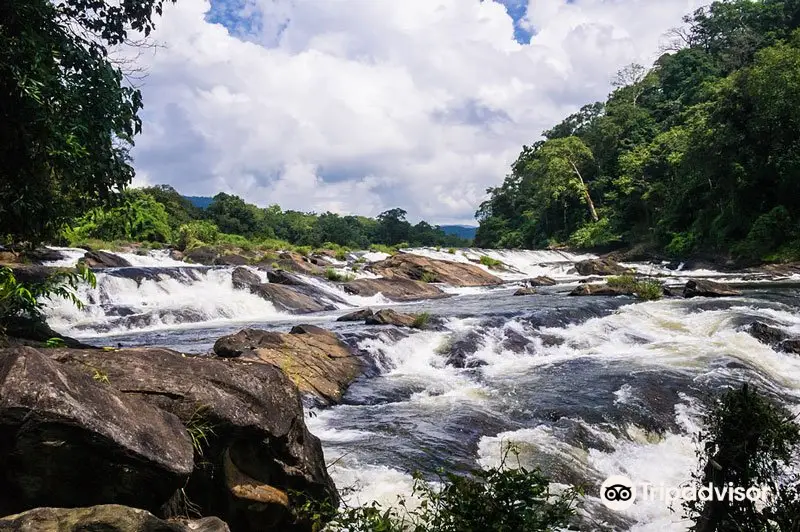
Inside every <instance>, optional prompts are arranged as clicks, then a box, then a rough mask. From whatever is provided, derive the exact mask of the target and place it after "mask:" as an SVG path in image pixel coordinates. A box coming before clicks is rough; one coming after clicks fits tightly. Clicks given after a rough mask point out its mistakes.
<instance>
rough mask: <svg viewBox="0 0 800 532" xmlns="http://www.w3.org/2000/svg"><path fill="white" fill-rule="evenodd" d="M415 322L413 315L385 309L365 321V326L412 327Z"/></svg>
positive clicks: (415, 318) (415, 317)
mask: <svg viewBox="0 0 800 532" xmlns="http://www.w3.org/2000/svg"><path fill="white" fill-rule="evenodd" d="M416 320H417V316H415V315H414V314H406V313H403V312H397V311H395V310H392V309H389V308H385V309H382V310H379V311H378V312H376V313H375V314H373V315H372V316H368V317H367V319H366V324H367V325H395V326H397V327H413V326H414V325H415V322H416Z"/></svg>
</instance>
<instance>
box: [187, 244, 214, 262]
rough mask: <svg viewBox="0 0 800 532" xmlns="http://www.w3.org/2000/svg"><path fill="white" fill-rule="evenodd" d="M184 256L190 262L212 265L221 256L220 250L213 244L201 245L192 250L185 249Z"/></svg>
mask: <svg viewBox="0 0 800 532" xmlns="http://www.w3.org/2000/svg"><path fill="white" fill-rule="evenodd" d="M184 256H185V258H186V259H188V260H189V262H194V263H196V264H203V265H205V266H212V265H213V264H214V261H215V260H216V259H217V257H219V251H217V250H216V249H214V248H212V247H211V246H200V247H197V248H194V249H192V250H190V251H185V252H184Z"/></svg>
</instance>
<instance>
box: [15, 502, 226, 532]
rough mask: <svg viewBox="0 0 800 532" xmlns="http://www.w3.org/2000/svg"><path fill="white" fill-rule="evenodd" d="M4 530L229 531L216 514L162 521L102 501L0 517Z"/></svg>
mask: <svg viewBox="0 0 800 532" xmlns="http://www.w3.org/2000/svg"><path fill="white" fill-rule="evenodd" d="M0 530H2V531H4V532H6V531H7V532H230V529H229V528H228V525H226V524H225V522H224V521H221V520H220V519H218V518H216V517H205V518H203V519H194V520H188V521H164V520H162V519H158V518H157V517H156V516H154V515H153V514H151V513H150V512H147V511H145V510H139V509H136V508H130V507H128V506H120V505H117V504H104V505H100V506H91V507H88V508H36V509H34V510H28V511H27V512H24V513H21V514H17V515H10V516H8V517H3V518H1V519H0Z"/></svg>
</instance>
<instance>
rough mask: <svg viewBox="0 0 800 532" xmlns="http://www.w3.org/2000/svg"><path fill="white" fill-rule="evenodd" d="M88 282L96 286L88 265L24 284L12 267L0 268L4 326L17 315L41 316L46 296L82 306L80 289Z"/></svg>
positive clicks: (0, 310)
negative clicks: (15, 274)
mask: <svg viewBox="0 0 800 532" xmlns="http://www.w3.org/2000/svg"><path fill="white" fill-rule="evenodd" d="M83 282H86V283H89V285H90V286H91V287H92V288H94V287H95V286H96V283H97V281H96V279H95V276H94V274H93V273H92V272H91V270H89V269H88V268H85V267H79V268H77V269H76V270H74V271H71V270H70V271H59V272H56V273H53V274H52V275H50V276H49V277H48V278H47V279H45V280H44V281H42V282H37V283H30V284H27V285H26V284H23V283H21V282H20V281H18V280H17V278H16V277H15V276H14V272H13V271H11V269H10V268H6V267H0V327H1V326H3V325H4V324H7V323H9V322H10V321H12V320H14V319H16V318H30V319H37V320H38V319H41V316H42V308H43V306H44V304H45V300H46V299H52V298H54V297H58V298H63V299H67V300H69V301H71V302H72V303H73V304H74V305H75V306H76V307H78V308H79V309H82V308H83V302H82V301H81V300H80V299H79V298H78V296H77V294H76V290H77V289H78V287H79V286H80V284H81V283H83Z"/></svg>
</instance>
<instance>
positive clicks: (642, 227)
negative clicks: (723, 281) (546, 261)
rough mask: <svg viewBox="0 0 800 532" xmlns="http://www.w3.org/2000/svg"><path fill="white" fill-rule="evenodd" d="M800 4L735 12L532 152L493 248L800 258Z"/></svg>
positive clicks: (701, 20)
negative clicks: (634, 249)
mask: <svg viewBox="0 0 800 532" xmlns="http://www.w3.org/2000/svg"><path fill="white" fill-rule="evenodd" d="M798 26H800V3H798V2H796V1H794V0H760V1H751V0H724V1H718V2H714V3H712V4H711V5H710V6H707V7H704V8H701V9H698V10H697V11H695V12H694V13H692V14H690V15H688V16H686V17H685V19H684V25H683V26H682V27H680V28H676V29H674V30H672V31H671V32H670V33H669V34H668V35H667V37H666V38H665V42H664V48H665V49H664V52H665V53H664V54H663V55H662V56H661V57H660V58H659V59H658V60H657V61H656V62H655V64H654V65H653V66H652V67H650V68H645V67H643V66H641V65H635V64H634V65H630V66H628V67H626V68H624V69H623V70H622V71H620V72H619V73H618V74H617V76H616V78H615V79H614V83H613V84H614V86H615V87H616V89H615V90H614V92H612V93H611V95H610V96H609V97H608V99H607V100H606V101H605V102H597V103H591V104H588V105H586V106H584V107H583V108H582V109H581V110H580V111H578V112H577V113H575V114H573V115H570V116H569V117H567V118H566V119H564V121H562V122H561V123H560V124H557V125H555V126H554V127H553V128H552V129H550V130H548V131H546V132H544V134H543V135H544V140H541V141H538V142H536V143H534V144H533V145H531V146H525V147H523V149H522V152H521V153H520V155H519V158H518V159H517V161H516V162H515V163H514V164H513V165H512V167H511V172H510V174H509V175H508V176H507V177H506V179H505V181H504V182H503V184H502V185H500V186H498V187H495V188H492V189H489V191H488V192H489V194H490V197H489V199H488V200H487V201H486V202H484V203H483V204H482V205H481V206H480V208H479V210H478V211H477V214H476V215H477V217H478V219H479V221H480V228H479V229H478V233H477V236H476V241H475V244H476V246H480V247H492V248H495V247H496V248H541V247H547V246H554V245H570V246H573V247H578V248H613V247H619V246H626V245H627V246H632V245H635V244H645V245H646V246H648V247H650V249H652V250H654V251H659V252H664V253H667V254H669V255H673V256H686V255H689V254H691V253H694V252H698V251H703V252H708V253H715V254H730V255H733V256H734V257H736V258H740V259H744V260H753V261H757V260H780V259H797V258H799V257H800V224H799V223H798V220H799V218H798V215H799V214H800V180H798V179H797V175H798V171H800V129H799V128H798V127H797V124H798V123H800V32H798V30H797V28H798Z"/></svg>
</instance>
